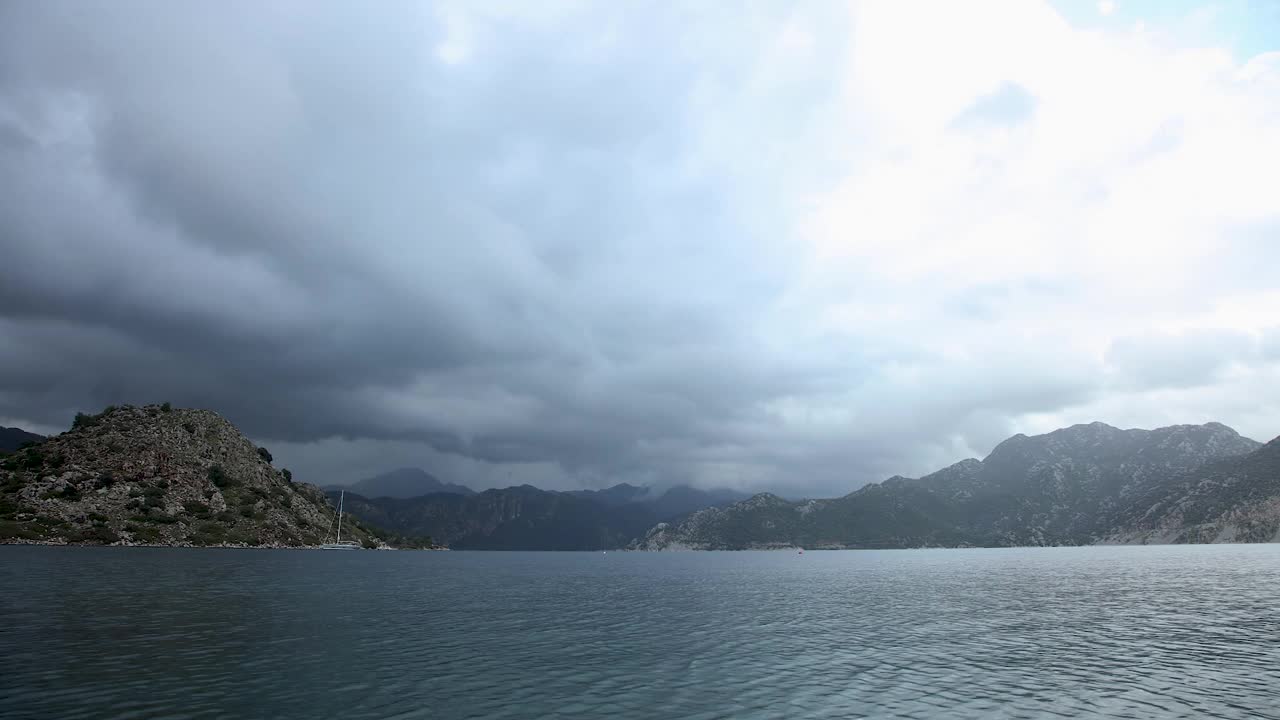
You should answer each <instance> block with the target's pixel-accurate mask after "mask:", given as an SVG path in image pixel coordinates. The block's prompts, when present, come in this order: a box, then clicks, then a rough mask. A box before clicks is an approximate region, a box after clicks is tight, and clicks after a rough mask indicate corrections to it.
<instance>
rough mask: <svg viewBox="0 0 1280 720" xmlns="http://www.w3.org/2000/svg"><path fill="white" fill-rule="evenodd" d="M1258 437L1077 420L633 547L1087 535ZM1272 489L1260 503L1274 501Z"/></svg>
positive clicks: (668, 531) (1203, 428)
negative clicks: (839, 493)
mask: <svg viewBox="0 0 1280 720" xmlns="http://www.w3.org/2000/svg"><path fill="white" fill-rule="evenodd" d="M1259 447H1261V446H1260V444H1259V443H1257V442H1256V441H1254V440H1250V439H1248V438H1244V437H1241V436H1240V435H1239V434H1238V433H1236V432H1235V431H1234V430H1232V429H1231V428H1229V427H1227V426H1225V425H1222V424H1220V423H1208V424H1205V425H1175V426H1170V427H1166V428H1159V429H1157V430H1120V429H1117V428H1114V427H1111V426H1109V425H1106V424H1104V423H1091V424H1088V425H1076V426H1072V427H1070V428H1063V429H1061V430H1055V431H1053V432H1051V433H1047V434H1045V435H1040V436H1035V437H1028V436H1025V435H1015V436H1013V437H1011V438H1009V439H1008V440H1005V441H1004V442H1002V443H1000V444H999V445H998V446H996V448H995V449H993V450H992V452H991V453H990V454H989V455H988V456H987V458H985V459H984V460H976V459H968V460H963V461H961V462H959V463H956V464H954V465H951V466H949V467H947V468H943V469H942V470H939V471H937V472H935V473H931V474H929V475H925V476H923V477H921V478H905V477H901V476H897V477H893V478H890V479H888V480H886V481H884V482H883V483H872V484H870V485H867V486H865V487H863V488H861V489H859V490H857V491H855V492H853V493H850V494H849V495H846V496H844V497H841V498H834V499H829V500H811V501H805V502H800V503H793V502H788V501H786V500H783V499H781V498H778V497H776V496H773V495H758V496H756V497H753V498H752V499H751V500H749V501H746V502H743V503H738V504H735V505H732V506H729V507H727V508H723V509H718V510H707V511H702V512H698V513H695V514H694V515H692V516H690V517H689V518H687V519H685V520H683V521H681V522H679V523H674V524H672V523H667V524H659V525H657V526H655V527H654V528H652V529H651V530H650V531H649V532H648V533H647V534H646V536H645V537H644V538H642V539H640V540H638V541H637V542H636V543H634V544H633V547H635V548H637V549H648V550H662V549H677V548H680V549H740V548H770V547H791V546H804V547H928V546H965V545H983V546H1011V545H1080V544H1088V543H1093V542H1097V541H1099V540H1101V539H1103V538H1105V537H1108V536H1109V535H1111V534H1113V533H1114V528H1115V527H1117V524H1118V523H1119V522H1121V521H1122V519H1123V518H1125V517H1131V516H1134V515H1135V514H1137V515H1138V516H1142V512H1139V511H1137V510H1134V509H1133V508H1134V506H1135V505H1137V504H1140V503H1142V502H1145V499H1147V498H1152V497H1155V496H1156V495H1157V494H1158V493H1159V491H1160V490H1161V489H1162V488H1171V487H1173V486H1175V485H1176V484H1177V482H1179V479H1180V478H1183V477H1184V476H1185V475H1186V474H1187V473H1192V472H1193V471H1194V470H1195V469H1196V468H1200V467H1209V465H1207V463H1213V462H1215V461H1221V462H1223V463H1228V464H1230V462H1231V461H1239V460H1240V459H1241V458H1245V457H1250V453H1252V452H1254V451H1256V450H1258V448H1259ZM1259 452H1260V451H1259ZM1262 496H1265V493H1262ZM1251 497H1252V496H1251ZM1266 497H1271V496H1265V497H1263V498H1262V499H1261V500H1259V501H1258V503H1257V505H1256V507H1255V510H1254V512H1255V514H1258V515H1261V516H1266V513H1267V512H1269V508H1270V507H1271V506H1270V505H1267V502H1269V501H1268V500H1266ZM1256 522H1257V521H1255V524H1256Z"/></svg>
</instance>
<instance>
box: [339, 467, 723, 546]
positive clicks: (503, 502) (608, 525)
mask: <svg viewBox="0 0 1280 720" xmlns="http://www.w3.org/2000/svg"><path fill="white" fill-rule="evenodd" d="M329 496H330V499H331V500H332V499H335V498H336V497H337V491H335V490H333V489H332V488H331V489H330V490H329ZM746 497H748V496H747V495H746V493H741V492H736V491H733V490H723V489H720V490H699V489H697V488H690V487H684V486H680V487H674V488H670V489H668V490H666V491H665V492H654V491H652V490H651V489H650V488H646V487H637V486H634V485H627V484H625V483H624V484H620V485H615V486H613V487H610V488H606V489H604V490H572V491H567V492H557V491H553V490H541V489H539V488H536V487H533V486H532V485H520V486H518V487H509V488H503V489H496V490H485V491H484V492H481V493H471V494H469V495H464V494H461V493H447V492H446V493H433V494H430V495H424V496H419V497H413V498H395V497H385V496H384V497H374V498H368V497H363V496H361V495H353V494H352V492H351V491H350V490H348V491H347V495H346V508H347V509H348V510H349V511H350V512H351V513H352V514H353V515H355V516H356V517H359V518H361V519H362V520H364V521H365V522H366V523H368V524H370V525H372V526H376V527H379V528H385V529H387V530H389V531H393V532H395V533H398V534H401V535H406V536H417V537H430V538H432V539H433V540H435V541H436V542H440V543H444V544H446V545H448V546H449V547H452V548H456V549H459V550H468V549H470V550H602V549H610V548H618V547H623V546H625V545H627V544H628V543H629V542H631V541H632V540H633V539H634V538H636V537H639V536H641V535H643V534H644V532H645V531H646V530H648V529H649V528H650V527H652V526H653V525H654V524H655V523H658V522H662V521H664V520H674V519H678V518H679V517H681V516H683V515H686V514H688V513H691V512H694V511H696V510H702V509H704V508H709V507H721V506H725V505H729V504H731V503H733V502H736V501H739V500H742V499H744V498H746Z"/></svg>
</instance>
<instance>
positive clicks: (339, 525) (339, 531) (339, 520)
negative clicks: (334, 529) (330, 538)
mask: <svg viewBox="0 0 1280 720" xmlns="http://www.w3.org/2000/svg"><path fill="white" fill-rule="evenodd" d="M346 499H347V491H346V490H343V491H342V494H341V495H339V496H338V537H337V538H336V539H335V542H342V501H343V500H346Z"/></svg>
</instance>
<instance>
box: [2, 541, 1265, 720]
mask: <svg viewBox="0 0 1280 720" xmlns="http://www.w3.org/2000/svg"><path fill="white" fill-rule="evenodd" d="M0 588H3V593H2V594H0V717H5V718H69V719H70V718H246V717H274V718H320V717H344V718H357V719H358V718H533V717H560V718H595V717H610V718H654V717H662V718H782V717H789V718H800V717H805V718H856V717H877V718H879V717H883V718H948V717H982V718H987V717H1009V718H1050V717H1126V718H1134V717H1224V718H1245V717H1262V718H1280V610H1278V607H1280V605H1278V602H1277V601H1278V600H1280V546H1275V545H1252V546H1244V545H1242V546H1193V547H1125V548H1107V547H1097V548H1045V549H1009V550H902V551H849V552H808V553H805V554H804V555H797V554H792V553H789V552H777V553H612V552H611V553H608V554H607V555H606V554H601V553H463V552H452V553H426V552H380V553H379V552H355V553H321V552H304V551H271V550H198V549H172V550H169V549H147V548H45V547H0Z"/></svg>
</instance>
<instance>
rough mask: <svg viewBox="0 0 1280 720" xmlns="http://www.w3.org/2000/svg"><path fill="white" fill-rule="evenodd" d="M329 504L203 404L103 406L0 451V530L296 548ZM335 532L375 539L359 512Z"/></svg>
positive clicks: (324, 517)
mask: <svg viewBox="0 0 1280 720" xmlns="http://www.w3.org/2000/svg"><path fill="white" fill-rule="evenodd" d="M334 519H335V512H334V509H333V508H332V507H331V506H330V505H329V504H328V502H327V500H326V498H325V495H324V493H323V492H322V491H321V490H320V489H319V488H317V487H315V486H312V485H308V484H306V483H302V482H295V481H294V480H293V479H292V477H291V476H290V474H289V472H288V471H287V470H277V469H276V468H274V467H272V464H271V454H270V453H269V452H268V451H267V450H266V449H264V448H259V447H256V446H255V445H254V444H253V443H252V442H250V441H249V440H248V438H246V437H245V436H244V435H242V434H241V433H240V431H239V430H237V429H236V428H235V426H233V425H232V424H231V423H230V422H228V421H227V420H225V419H223V418H222V417H221V416H219V415H218V414H217V413H214V412H210V411H208V410H184V409H177V408H173V409H170V408H169V407H168V405H167V404H166V405H163V406H161V405H149V406H146V407H132V406H124V407H111V408H107V409H106V410H105V411H104V412H102V413H101V414H99V415H94V416H89V415H78V416H77V418H76V422H75V425H74V426H73V427H72V429H71V430H70V431H69V432H65V433H62V434H61V435H58V436H55V437H51V438H48V439H46V440H44V441H43V442H41V443H40V444H38V445H35V446H33V447H28V448H26V449H24V450H22V451H20V452H18V453H15V454H13V455H10V456H8V457H7V458H5V460H4V463H3V469H0V541H3V542H44V543H89V544H144V545H202V546H207V545H228V546H252V547H300V546H314V545H317V544H319V543H321V542H324V541H325V540H326V539H327V538H328V535H329V533H330V532H331V530H330V528H331V527H332V525H333V522H334ZM344 538H349V539H352V540H356V541H358V542H361V543H362V544H364V545H365V546H367V547H376V546H379V545H382V544H383V543H382V541H381V540H380V539H379V538H378V537H377V536H376V535H375V534H374V533H373V532H371V531H370V530H369V529H368V528H365V527H362V526H361V525H360V523H359V522H358V521H357V522H350V523H344Z"/></svg>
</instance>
